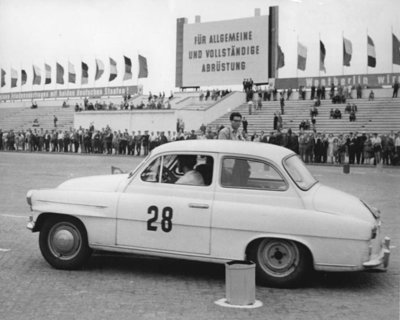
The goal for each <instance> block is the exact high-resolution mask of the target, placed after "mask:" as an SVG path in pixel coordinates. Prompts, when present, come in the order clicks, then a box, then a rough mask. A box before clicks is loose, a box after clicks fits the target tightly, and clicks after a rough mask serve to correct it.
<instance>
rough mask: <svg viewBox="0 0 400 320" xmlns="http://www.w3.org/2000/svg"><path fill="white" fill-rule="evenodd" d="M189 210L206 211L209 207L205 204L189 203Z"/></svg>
mask: <svg viewBox="0 0 400 320" xmlns="http://www.w3.org/2000/svg"><path fill="white" fill-rule="evenodd" d="M189 207H190V208H197V209H208V208H209V207H210V206H209V205H208V204H205V203H189Z"/></svg>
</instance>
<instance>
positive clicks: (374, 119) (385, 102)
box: [209, 97, 400, 135]
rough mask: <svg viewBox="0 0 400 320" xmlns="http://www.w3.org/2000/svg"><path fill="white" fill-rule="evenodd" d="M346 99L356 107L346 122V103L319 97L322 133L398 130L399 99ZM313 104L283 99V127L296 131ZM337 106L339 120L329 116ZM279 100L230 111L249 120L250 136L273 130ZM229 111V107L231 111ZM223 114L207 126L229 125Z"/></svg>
mask: <svg viewBox="0 0 400 320" xmlns="http://www.w3.org/2000/svg"><path fill="white" fill-rule="evenodd" d="M348 102H350V103H355V104H356V105H357V108H358V112H357V118H356V121H355V122H350V121H349V114H348V113H345V112H344V110H345V107H346V104H333V103H331V101H329V100H322V105H321V106H319V107H318V116H317V117H316V130H317V131H318V132H323V133H333V134H341V133H348V132H355V131H358V132H366V133H375V132H376V133H378V134H383V133H388V132H390V131H391V130H393V131H395V132H398V131H400V99H392V98H389V97H388V98H376V99H375V100H374V101H369V100H368V99H349V100H348ZM312 105H313V101H311V100H288V101H285V113H284V115H282V118H283V129H288V128H292V130H294V131H298V130H299V124H300V123H301V121H302V120H307V119H308V120H309V121H310V122H311V117H310V108H311V106H312ZM332 108H333V109H336V108H339V110H340V111H341V113H342V119H330V110H331V109H332ZM280 110H281V109H280V103H279V101H267V102H266V101H263V103H262V108H261V110H256V111H253V113H252V115H249V114H248V106H247V104H246V103H243V104H242V105H240V106H239V107H237V108H236V109H235V110H234V111H238V112H240V113H241V114H242V115H243V116H245V117H246V118H247V121H248V123H249V126H248V131H249V134H250V135H251V134H252V133H254V132H255V131H257V132H260V131H261V130H263V131H265V132H269V131H273V117H274V113H275V112H278V111H280ZM232 111H233V110H232ZM230 113H231V112H228V113H226V114H225V115H223V116H222V117H220V118H218V119H216V120H214V121H213V122H211V123H210V124H209V125H210V126H212V128H215V127H217V126H221V125H223V126H226V125H228V124H229V115H230Z"/></svg>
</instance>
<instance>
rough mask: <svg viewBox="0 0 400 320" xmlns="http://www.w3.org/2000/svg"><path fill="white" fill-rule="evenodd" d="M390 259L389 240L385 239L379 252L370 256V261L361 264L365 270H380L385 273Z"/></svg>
mask: <svg viewBox="0 0 400 320" xmlns="http://www.w3.org/2000/svg"><path fill="white" fill-rule="evenodd" d="M389 257H390V238H389V237H385V238H384V239H383V241H382V246H381V250H380V251H379V253H378V254H376V255H373V256H371V259H370V260H368V261H366V262H364V263H363V267H364V268H365V269H366V270H371V269H374V270H382V271H386V269H387V267H388V265H389Z"/></svg>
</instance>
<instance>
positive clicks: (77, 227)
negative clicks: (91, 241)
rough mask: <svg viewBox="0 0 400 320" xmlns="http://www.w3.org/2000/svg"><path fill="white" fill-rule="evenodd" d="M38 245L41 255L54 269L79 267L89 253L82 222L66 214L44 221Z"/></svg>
mask: <svg viewBox="0 0 400 320" xmlns="http://www.w3.org/2000/svg"><path fill="white" fill-rule="evenodd" d="M39 246H40V251H41V252H42V255H43V257H44V258H45V259H46V261H47V262H48V263H49V264H50V265H52V266H53V267H54V268H56V269H69V270H71V269H77V268H80V267H82V265H83V264H84V262H85V261H86V260H87V258H89V256H90V254H91V249H90V248H89V245H88V240H87V233H86V230H85V228H84V226H83V224H82V223H81V222H80V221H79V220H77V219H75V218H72V217H68V216H60V217H56V218H51V219H47V220H46V221H45V222H44V224H43V226H42V228H41V230H40V234H39Z"/></svg>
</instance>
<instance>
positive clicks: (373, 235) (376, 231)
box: [371, 226, 378, 239]
mask: <svg viewBox="0 0 400 320" xmlns="http://www.w3.org/2000/svg"><path fill="white" fill-rule="evenodd" d="M377 233H378V227H377V226H374V227H373V228H372V230H371V239H375V238H376V235H377Z"/></svg>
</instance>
